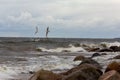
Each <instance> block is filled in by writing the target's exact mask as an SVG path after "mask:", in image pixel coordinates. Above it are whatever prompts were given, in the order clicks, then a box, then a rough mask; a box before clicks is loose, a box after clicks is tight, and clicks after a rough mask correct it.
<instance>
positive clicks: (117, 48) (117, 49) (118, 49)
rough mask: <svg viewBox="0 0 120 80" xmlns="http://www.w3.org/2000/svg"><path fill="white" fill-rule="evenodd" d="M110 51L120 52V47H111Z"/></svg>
mask: <svg viewBox="0 0 120 80" xmlns="http://www.w3.org/2000/svg"><path fill="white" fill-rule="evenodd" d="M110 49H112V50H113V51H114V52H118V51H120V47H118V46H111V47H110Z"/></svg>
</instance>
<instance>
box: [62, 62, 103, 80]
mask: <svg viewBox="0 0 120 80" xmlns="http://www.w3.org/2000/svg"><path fill="white" fill-rule="evenodd" d="M100 76H101V73H100V72H99V71H98V70H97V69H96V67H93V66H92V65H90V64H87V65H85V64H83V65H81V66H80V69H78V70H75V71H73V72H72V73H71V74H69V75H67V76H66V77H64V78H63V79H62V80H98V78H99V77H100Z"/></svg>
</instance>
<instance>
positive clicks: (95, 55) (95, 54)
mask: <svg viewBox="0 0 120 80" xmlns="http://www.w3.org/2000/svg"><path fill="white" fill-rule="evenodd" d="M97 56H101V54H99V53H94V54H93V55H92V56H91V58H93V57H97Z"/></svg>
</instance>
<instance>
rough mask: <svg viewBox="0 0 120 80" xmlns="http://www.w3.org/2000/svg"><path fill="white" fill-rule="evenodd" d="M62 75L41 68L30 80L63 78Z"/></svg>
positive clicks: (59, 79)
mask: <svg viewBox="0 0 120 80" xmlns="http://www.w3.org/2000/svg"><path fill="white" fill-rule="evenodd" d="M61 79H62V76H61V75H59V74H55V73H53V72H51V71H47V70H39V71H38V72H36V73H35V74H34V75H33V76H32V77H31V78H30V79H29V80H61Z"/></svg>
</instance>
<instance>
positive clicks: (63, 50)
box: [62, 50, 70, 52]
mask: <svg viewBox="0 0 120 80" xmlns="http://www.w3.org/2000/svg"><path fill="white" fill-rule="evenodd" d="M62 52H70V51H69V50H62Z"/></svg>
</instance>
